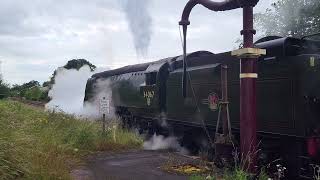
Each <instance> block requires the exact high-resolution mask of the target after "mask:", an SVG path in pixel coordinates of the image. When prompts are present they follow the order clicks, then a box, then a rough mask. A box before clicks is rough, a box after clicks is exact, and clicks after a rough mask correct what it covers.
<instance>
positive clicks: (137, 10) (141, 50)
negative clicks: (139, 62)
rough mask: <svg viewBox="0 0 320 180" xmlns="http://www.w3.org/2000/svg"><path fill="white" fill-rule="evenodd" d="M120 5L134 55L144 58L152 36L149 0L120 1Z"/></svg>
mask: <svg viewBox="0 0 320 180" xmlns="http://www.w3.org/2000/svg"><path fill="white" fill-rule="evenodd" d="M120 3H121V6H122V8H123V11H124V12H125V14H126V18H127V20H128V24H129V29H130V31H131V33H132V35H133V40H134V46H135V49H136V53H137V55H142V56H146V55H147V52H148V48H149V45H150V40H151V35H152V18H151V15H150V14H149V11H148V7H149V3H150V0H121V1H120Z"/></svg>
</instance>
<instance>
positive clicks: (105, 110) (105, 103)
mask: <svg viewBox="0 0 320 180" xmlns="http://www.w3.org/2000/svg"><path fill="white" fill-rule="evenodd" d="M100 114H110V100H109V99H106V98H105V97H104V98H102V99H100Z"/></svg>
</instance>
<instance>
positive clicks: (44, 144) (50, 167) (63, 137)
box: [0, 101, 142, 179]
mask: <svg viewBox="0 0 320 180" xmlns="http://www.w3.org/2000/svg"><path fill="white" fill-rule="evenodd" d="M0 112H1V113H0V179H70V175H69V172H70V170H71V168H72V166H73V165H75V164H77V163H78V162H80V159H81V157H83V156H85V155H87V154H88V153H91V152H94V151H99V150H117V151H119V150H125V149H129V148H139V147H140V146H141V144H142V140H141V139H140V138H139V137H138V136H137V135H135V134H133V133H131V132H129V131H125V130H122V129H116V128H114V129H110V130H109V132H108V133H106V134H103V133H102V132H101V125H100V124H99V123H97V122H93V121H89V120H79V119H76V118H75V117H73V116H70V115H65V114H62V113H55V112H45V111H43V110H42V109H36V108H33V107H30V106H26V105H23V104H21V103H18V102H12V101H0Z"/></svg>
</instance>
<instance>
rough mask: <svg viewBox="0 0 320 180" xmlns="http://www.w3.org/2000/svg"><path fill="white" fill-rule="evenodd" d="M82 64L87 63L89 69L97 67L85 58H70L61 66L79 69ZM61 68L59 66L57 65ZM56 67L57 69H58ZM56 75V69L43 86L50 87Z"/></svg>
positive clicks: (92, 69)
mask: <svg viewBox="0 0 320 180" xmlns="http://www.w3.org/2000/svg"><path fill="white" fill-rule="evenodd" d="M84 65H88V66H89V68H90V70H91V71H94V70H95V69H96V68H97V67H96V66H95V65H93V64H91V63H90V62H89V61H87V60H85V59H72V60H70V61H68V62H67V64H66V65H64V66H63V68H65V69H76V70H79V69H80V68H82V67H83V66H84ZM59 68H61V67H59ZM59 68H58V69H59ZM56 75H57V70H55V71H54V72H53V74H52V76H51V78H50V81H47V82H44V84H43V87H49V88H50V89H51V86H52V85H53V84H54V80H55V77H56Z"/></svg>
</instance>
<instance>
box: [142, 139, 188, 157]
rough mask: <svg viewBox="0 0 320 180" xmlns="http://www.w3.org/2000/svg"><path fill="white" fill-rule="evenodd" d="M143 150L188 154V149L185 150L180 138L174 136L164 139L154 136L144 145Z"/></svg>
mask: <svg viewBox="0 0 320 180" xmlns="http://www.w3.org/2000/svg"><path fill="white" fill-rule="evenodd" d="M143 148H144V149H145V150H162V149H172V150H177V151H179V152H181V153H183V154H188V151H187V149H185V148H183V147H182V146H181V145H180V143H179V142H178V138H176V137H174V136H169V137H164V136H162V135H156V134H154V135H153V136H152V137H151V138H150V139H149V140H148V141H146V142H144V143H143Z"/></svg>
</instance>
